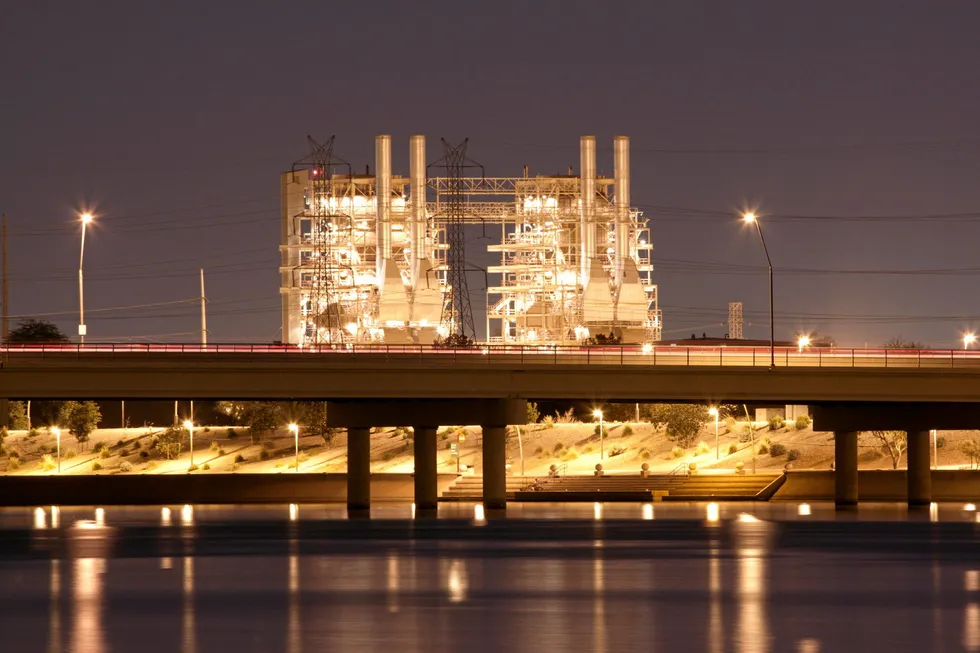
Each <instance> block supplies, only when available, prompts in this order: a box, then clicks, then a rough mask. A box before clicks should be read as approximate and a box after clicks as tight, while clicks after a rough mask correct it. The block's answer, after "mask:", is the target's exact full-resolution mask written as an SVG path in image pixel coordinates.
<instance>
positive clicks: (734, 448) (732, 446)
mask: <svg viewBox="0 0 980 653" xmlns="http://www.w3.org/2000/svg"><path fill="white" fill-rule="evenodd" d="M733 453H738V443H737V442H732V443H731V444H730V445H728V455H729V456H730V455H732V454H733Z"/></svg>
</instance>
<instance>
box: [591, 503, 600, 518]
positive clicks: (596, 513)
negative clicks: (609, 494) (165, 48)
mask: <svg viewBox="0 0 980 653" xmlns="http://www.w3.org/2000/svg"><path fill="white" fill-rule="evenodd" d="M592 517H593V518H595V519H602V504H601V503H599V502H598V501H596V502H595V503H593V504H592Z"/></svg>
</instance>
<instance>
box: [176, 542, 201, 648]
mask: <svg viewBox="0 0 980 653" xmlns="http://www.w3.org/2000/svg"><path fill="white" fill-rule="evenodd" d="M183 589H184V606H183V608H184V609H183V612H182V618H181V625H180V627H181V646H180V650H181V653H194V651H196V650H197V629H196V625H195V623H194V558H191V557H190V556H185V557H184V584H183Z"/></svg>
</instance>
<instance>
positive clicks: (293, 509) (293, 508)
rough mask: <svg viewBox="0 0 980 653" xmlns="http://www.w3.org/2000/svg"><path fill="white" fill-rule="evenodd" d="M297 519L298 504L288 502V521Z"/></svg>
mask: <svg viewBox="0 0 980 653" xmlns="http://www.w3.org/2000/svg"><path fill="white" fill-rule="evenodd" d="M297 519H299V506H298V505H296V504H295V503H291V504H289V521H296V520H297Z"/></svg>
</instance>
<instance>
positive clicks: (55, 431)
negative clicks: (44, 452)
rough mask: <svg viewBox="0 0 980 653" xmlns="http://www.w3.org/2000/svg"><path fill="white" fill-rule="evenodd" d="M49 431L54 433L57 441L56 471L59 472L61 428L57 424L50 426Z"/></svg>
mask: <svg viewBox="0 0 980 653" xmlns="http://www.w3.org/2000/svg"><path fill="white" fill-rule="evenodd" d="M51 432H52V433H54V437H55V439H56V440H57V441H58V473H59V474H60V473H61V429H59V428H58V427H57V426H55V427H52V429H51Z"/></svg>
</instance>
